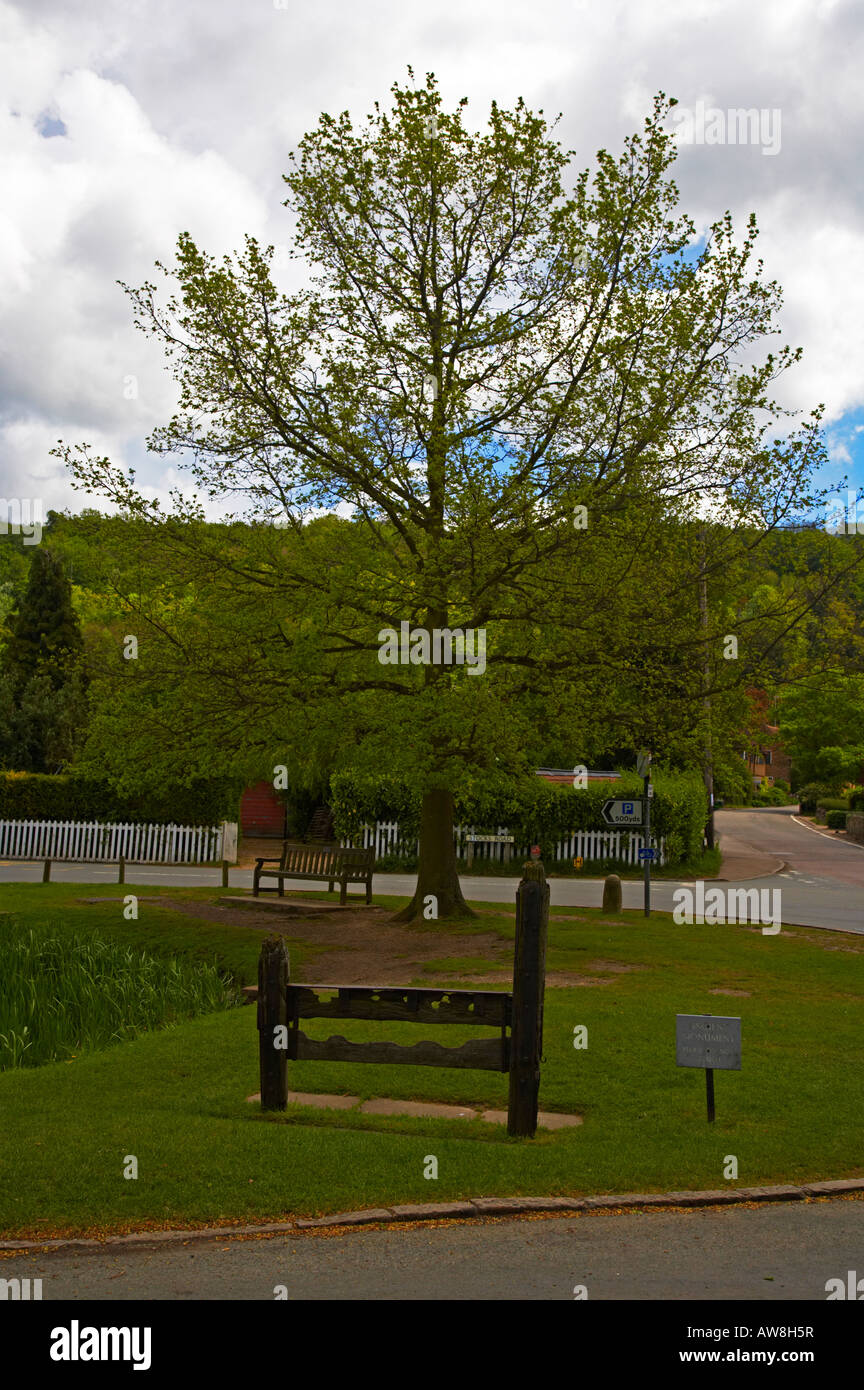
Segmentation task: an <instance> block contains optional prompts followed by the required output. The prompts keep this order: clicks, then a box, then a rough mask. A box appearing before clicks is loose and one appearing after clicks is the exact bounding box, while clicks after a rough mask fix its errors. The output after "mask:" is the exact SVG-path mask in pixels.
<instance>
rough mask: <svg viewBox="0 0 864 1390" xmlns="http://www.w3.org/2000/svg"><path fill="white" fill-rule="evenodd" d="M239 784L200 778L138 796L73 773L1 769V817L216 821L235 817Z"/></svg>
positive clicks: (181, 822)
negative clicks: (55, 774) (120, 793)
mask: <svg viewBox="0 0 864 1390" xmlns="http://www.w3.org/2000/svg"><path fill="white" fill-rule="evenodd" d="M240 791H241V786H240V783H239V782H237V781H236V780H235V779H233V778H212V779H207V780H203V779H199V780H197V781H193V782H192V783H190V785H189V786H188V787H184V786H169V787H164V788H162V789H161V790H160V791H159V792H148V793H146V794H142V795H141V796H138V797H134V798H132V797H123V796H119V795H118V794H117V792H115V791H114V790H113V789H112V788H111V787H110V786H109V785H108V783H107V782H102V781H98V780H96V779H94V778H90V777H76V776H74V775H73V774H66V775H62V774H61V775H59V776H48V775H44V774H42V773H38V772H0V820H79V821H81V820H83V821H94V820H95V821H121V822H122V821H135V822H151V823H153V824H156V825H170V824H172V823H173V824H174V825H218V824H219V822H220V821H223V820H229V821H236V820H237V818H238V803H239V797H240Z"/></svg>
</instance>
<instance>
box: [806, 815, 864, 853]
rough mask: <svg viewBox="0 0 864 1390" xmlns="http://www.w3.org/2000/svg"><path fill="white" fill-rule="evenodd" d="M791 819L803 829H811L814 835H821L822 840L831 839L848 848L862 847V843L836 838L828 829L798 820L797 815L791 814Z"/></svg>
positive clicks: (836, 843)
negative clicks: (820, 828)
mask: <svg viewBox="0 0 864 1390" xmlns="http://www.w3.org/2000/svg"><path fill="white" fill-rule="evenodd" d="M792 819H793V820H794V822H795V824H796V825H803V826H804V829H805V830H812V831H813V833H814V835H821V836H822V839H823V840H833V841H834V843H835V845H846V846H847V847H848V848H849V849H864V845H857V844H856V843H855V841H854V840H838V839H837V838H836V836H835V835H834V834H833V833H832V832H831V831H830V830H827V831H826V830H819V829H818V828H817V827H816V826H815V825H811V824H810V822H809V821H806V820H799V819H798V817H797V816H793V817H792Z"/></svg>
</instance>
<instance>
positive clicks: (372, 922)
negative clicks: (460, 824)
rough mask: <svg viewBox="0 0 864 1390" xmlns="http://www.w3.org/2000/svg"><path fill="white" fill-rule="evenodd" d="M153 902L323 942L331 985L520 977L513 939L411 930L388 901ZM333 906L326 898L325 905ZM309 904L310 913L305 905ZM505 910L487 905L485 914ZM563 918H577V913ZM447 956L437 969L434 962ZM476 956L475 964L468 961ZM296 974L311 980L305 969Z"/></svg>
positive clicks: (608, 969) (585, 980)
mask: <svg viewBox="0 0 864 1390" xmlns="http://www.w3.org/2000/svg"><path fill="white" fill-rule="evenodd" d="M150 901H151V902H153V903H158V904H159V905H160V906H162V907H166V908H169V909H170V910H171V911H172V912H182V913H184V914H185V915H186V916H187V917H196V918H198V919H199V920H201V921H205V922H219V923H223V924H224V923H228V924H230V925H231V926H235V927H238V926H239V927H249V928H251V929H252V930H255V931H266V932H276V933H277V934H279V935H280V936H285V937H288V938H289V940H291V941H296V942H297V943H298V944H300V945H303V946H313V947H314V946H317V947H319V948H322V949H323V950H324V951H326V953H327V956H326V960H321V959H319V958H318V957H317V956H316V958H315V959H314V960H313V961H310V963H309V969H310V970H311V975H309V976H308V978H310V979H315V980H316V981H319V982H320V983H322V984H328V985H390V984H399V985H407V984H409V983H410V982H411V981H412V980H415V979H418V978H420V979H423V978H426V977H428V979H429V983H430V985H431V984H432V983H433V982H437V983H440V982H442V981H445V980H446V978H447V976H448V975H452V976H453V978H454V981H455V980H457V979H458V984H459V986H471V985H493V984H496V985H499V984H500V985H510V984H512V980H513V942H512V940H508V939H506V938H503V937H501V936H499V935H498V934H497V932H476V933H472V934H471V935H470V936H458V935H453V934H451V933H449V932H448V933H447V934H446V935H442V933H440V932H432V931H417V930H408V929H407V928H405V927H400V926H394V925H393V924H392V923H391V921H390V914H389V911H388V909H386V908H382V907H365V906H364V907H360V908H350V907H348V908H340V909H338V910H332V909H331V910H330V911H321V910H319V911H318V912H317V913H316V912H315V909H314V906H313V905H312V904H305V903H302V902H300V903H298V908H299V912H298V915H297V916H288V915H287V914H286V916H284V917H283V916H282V915H281V913H278V912H275V911H273V910H272V909H270V908H261V909H260V910H258V911H256V910H255V909H254V908H246V907H230V906H228V905H226V904H223V903H207V902H196V901H194V900H192V899H188V898H187V899H184V898H151V899H150ZM327 906H330V905H328V904H323V903H321V904H320V905H319V907H320V908H324V907H327ZM305 907H308V908H309V911H308V912H306V913H304V912H303V908H305ZM496 915H500V913H494V912H481V916H496ZM557 920H559V921H560V920H567V921H574V920H579V919H578V918H570V917H568V918H566V919H561V918H558V919H557ZM454 958H455V959H456V960H461V961H463V962H466V964H463V965H462V966H461V967H460V968H459V969H458V970H457V969H453V968H451V967H449V966H448V965H447V964H446V963H445V962H448V961H451V960H453V959H454ZM436 961H440V962H442V964H441V965H440V966H436V967H435V969H434V970H430V969H429V968H428V967H429V966H431V965H434V963H435V962H436ZM468 962H470V965H467V963H468ZM641 968H642V967H640V966H635V965H623V964H621V963H619V962H617V961H608V960H594V961H586V962H585V969H586V970H588V971H590V972H594V973H589V974H581V973H577V972H576V971H568V970H550V971H549V972H548V973H547V976H546V983H547V985H549V986H550V987H552V988H565V989H566V988H578V987H580V986H597V985H608V984H612V983H613V982H614V980H615V978H616V976H619V975H621V974H624V973H629V972H630V971H631V970H638V969H641ZM296 978H297V979H298V980H299V981H302V980H303V979H304V971H303V968H302V967H300V968H298V970H297V974H296Z"/></svg>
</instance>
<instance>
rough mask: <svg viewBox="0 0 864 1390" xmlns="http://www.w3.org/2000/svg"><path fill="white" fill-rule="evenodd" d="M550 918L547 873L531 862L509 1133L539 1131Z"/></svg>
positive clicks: (522, 895)
mask: <svg viewBox="0 0 864 1390" xmlns="http://www.w3.org/2000/svg"><path fill="white" fill-rule="evenodd" d="M548 922H549V884H548V883H547V882H546V873H545V870H544V868H543V865H542V864H541V863H540V862H539V861H537V860H534V861H529V862H528V863H527V864H524V865H523V867H522V881H521V883H520V884H519V887H518V889H517V890H516V953H515V958H514V961H513V1022H512V1026H511V1036H510V1096H509V1103H508V1106H507V1133H508V1134H514V1135H519V1136H520V1137H523V1138H529V1139H530V1138H533V1137H534V1135H535V1133H536V1131H537V1104H538V1100H539V1095H540V1057H541V1054H542V1051H543V991H544V987H545V983H546V931H547V926H548Z"/></svg>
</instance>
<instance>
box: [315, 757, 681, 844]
mask: <svg viewBox="0 0 864 1390" xmlns="http://www.w3.org/2000/svg"><path fill="white" fill-rule="evenodd" d="M653 780H654V803H653V807H652V811H651V826H652V833H653V834H654V835H656V837H657V838H660V839H665V841H666V850H667V857H668V861H669V862H670V863H678V862H680V861H681V860H684V859H689V858H691V857H693V856H696V855H699V854H700V853H701V851H702V833H703V830H704V826H705V821H706V818H707V815H708V801H707V796H706V793H705V788H704V785H703V783H702V778H701V777H700V776H699V774H698V773H696V772H688V773H680V772H679V773H669V772H663V771H660V770H655V774H654V779H653ZM641 793H642V780H641V778H639V777H637V776H636V774H635V773H633V772H628V773H624V774H623V775H622V776H621V777H620V778H619V779H618V780H617V781H615V782H591V783H590V784H589V785H588V786H587V787H586V788H584V789H582V790H576V789H574V788H572V787H566V786H564V787H562V786H559V785H556V784H555V783H552V782H546V781H544V780H543V779H542V778H541V777H521V778H513V777H510V778H505V777H500V778H491V779H488V780H485V781H484V782H483V783H476V784H474V785H473V786H471V787H469V788H466V789H463V790H462V791H460V792H458V793H457V794H456V795H455V797H454V812H455V820H456V823H457V824H460V823H461V824H462V825H473V826H475V827H476V829H477V830H489V831H494V830H497V828H498V826H504V825H506V826H507V828H508V829H509V830H510V832H511V833H512V834H513V835H515V836H516V837H517V840H521V841H523V842H524V843H526V844H527V843H529V842H534V843H537V844H539V845H540V846H541V849H542V851H543V855H544V857H546V858H548V857H549V855H550V853H551V848H552V846H553V845H554V843H555V841H556V840H558V839H560V838H561V837H562V836H564V835H567V834H569V832H570V831H572V830H601V829H608V826H606V824H605V822H604V820H603V818H602V816H601V814H600V808H601V807H602V805H603V802H604V801H605V800H606V799H607V797H610V796H615V797H622V796H631V797H638V796H640V795H641ZM330 804H331V806H332V808H333V815H334V822H335V827H336V831H337V833H338V834H339V835H344V836H349V835H350V836H355V835H357V834H358V833H359V831H360V830H361V828H362V826H363V825H364V824H374V822H375V821H376V820H380V821H398V822H399V826H400V829H401V831H402V833H403V835H404V836H405V838H406V839H410V838H413V837H415V836H416V835H417V830H418V825H419V816H420V797H419V793H416V792H413V791H412V790H411V789H409V788H408V787H407V786H406V785H405V784H404V783H401V782H398V781H397V780H395V779H393V778H389V777H386V776H383V775H382V776H378V777H374V778H368V777H367V778H361V777H356V776H355V775H354V774H353V773H351V772H340V773H336V774H334V776H333V777H332V778H331V781H330Z"/></svg>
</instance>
